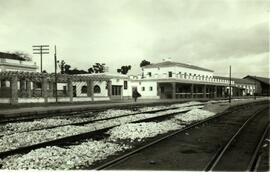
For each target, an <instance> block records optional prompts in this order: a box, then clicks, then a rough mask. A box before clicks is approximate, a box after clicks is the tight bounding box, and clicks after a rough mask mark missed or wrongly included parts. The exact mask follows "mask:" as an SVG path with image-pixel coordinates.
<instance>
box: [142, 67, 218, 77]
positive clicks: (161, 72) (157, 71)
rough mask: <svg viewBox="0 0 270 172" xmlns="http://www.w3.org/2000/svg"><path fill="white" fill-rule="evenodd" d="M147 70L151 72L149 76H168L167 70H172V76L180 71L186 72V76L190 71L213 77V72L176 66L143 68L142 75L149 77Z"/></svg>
mask: <svg viewBox="0 0 270 172" xmlns="http://www.w3.org/2000/svg"><path fill="white" fill-rule="evenodd" d="M149 72H151V78H164V76H167V77H168V73H169V72H172V73H173V76H175V74H179V72H181V74H185V73H187V76H188V75H189V74H190V73H191V74H192V75H194V74H196V76H198V75H200V76H202V75H203V76H208V77H213V72H208V71H203V70H196V69H190V68H184V67H178V66H172V67H160V68H144V70H143V74H144V77H146V78H149V75H148V73H149Z"/></svg>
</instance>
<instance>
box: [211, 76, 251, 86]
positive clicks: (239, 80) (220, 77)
mask: <svg viewBox="0 0 270 172" xmlns="http://www.w3.org/2000/svg"><path fill="white" fill-rule="evenodd" d="M214 78H217V79H226V80H229V79H230V78H229V77H224V76H214ZM231 79H232V81H234V82H235V83H236V84H254V82H252V81H250V80H248V79H241V78H231Z"/></svg>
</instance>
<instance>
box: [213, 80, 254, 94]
mask: <svg viewBox="0 0 270 172" xmlns="http://www.w3.org/2000/svg"><path fill="white" fill-rule="evenodd" d="M214 78H219V79H226V80H229V79H230V78H229V77H222V76H214ZM231 80H232V81H233V82H234V84H233V85H232V86H233V89H232V92H233V94H232V95H234V96H250V95H253V94H254V92H255V84H254V82H252V81H250V80H247V79H241V78H231Z"/></svg>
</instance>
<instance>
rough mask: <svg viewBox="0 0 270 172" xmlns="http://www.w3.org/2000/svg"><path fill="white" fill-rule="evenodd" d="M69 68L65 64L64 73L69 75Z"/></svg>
mask: <svg viewBox="0 0 270 172" xmlns="http://www.w3.org/2000/svg"><path fill="white" fill-rule="evenodd" d="M70 68H71V66H70V65H67V64H65V65H64V73H66V74H69V73H70Z"/></svg>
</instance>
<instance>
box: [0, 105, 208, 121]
mask: <svg viewBox="0 0 270 172" xmlns="http://www.w3.org/2000/svg"><path fill="white" fill-rule="evenodd" d="M173 104H177V103H172V104H171V105H173ZM204 104H205V102H201V103H200V104H197V105H204ZM160 105H162V104H160ZM145 106H147V105H132V106H130V107H129V106H126V107H119V108H117V109H134V108H143V107H145ZM155 106H159V105H149V107H155ZM167 106H170V105H167ZM188 106H195V105H187V106H185V107H188ZM113 108H114V107H108V108H104V109H99V108H94V109H92V108H90V109H89V108H76V109H61V110H53V111H48V112H47V111H41V112H35V113H33V114H32V115H31V116H25V114H29V113H25V114H24V113H23V114H22V115H20V116H17V117H8V118H6V119H1V118H0V124H5V123H15V122H22V121H32V120H35V119H44V118H48V117H56V116H59V117H61V116H69V117H72V116H73V115H74V114H75V115H76V114H78V111H79V112H80V113H87V112H93V113H98V112H103V111H106V110H108V109H113ZM55 113H56V114H57V113H58V115H55ZM50 114H54V115H50Z"/></svg>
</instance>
